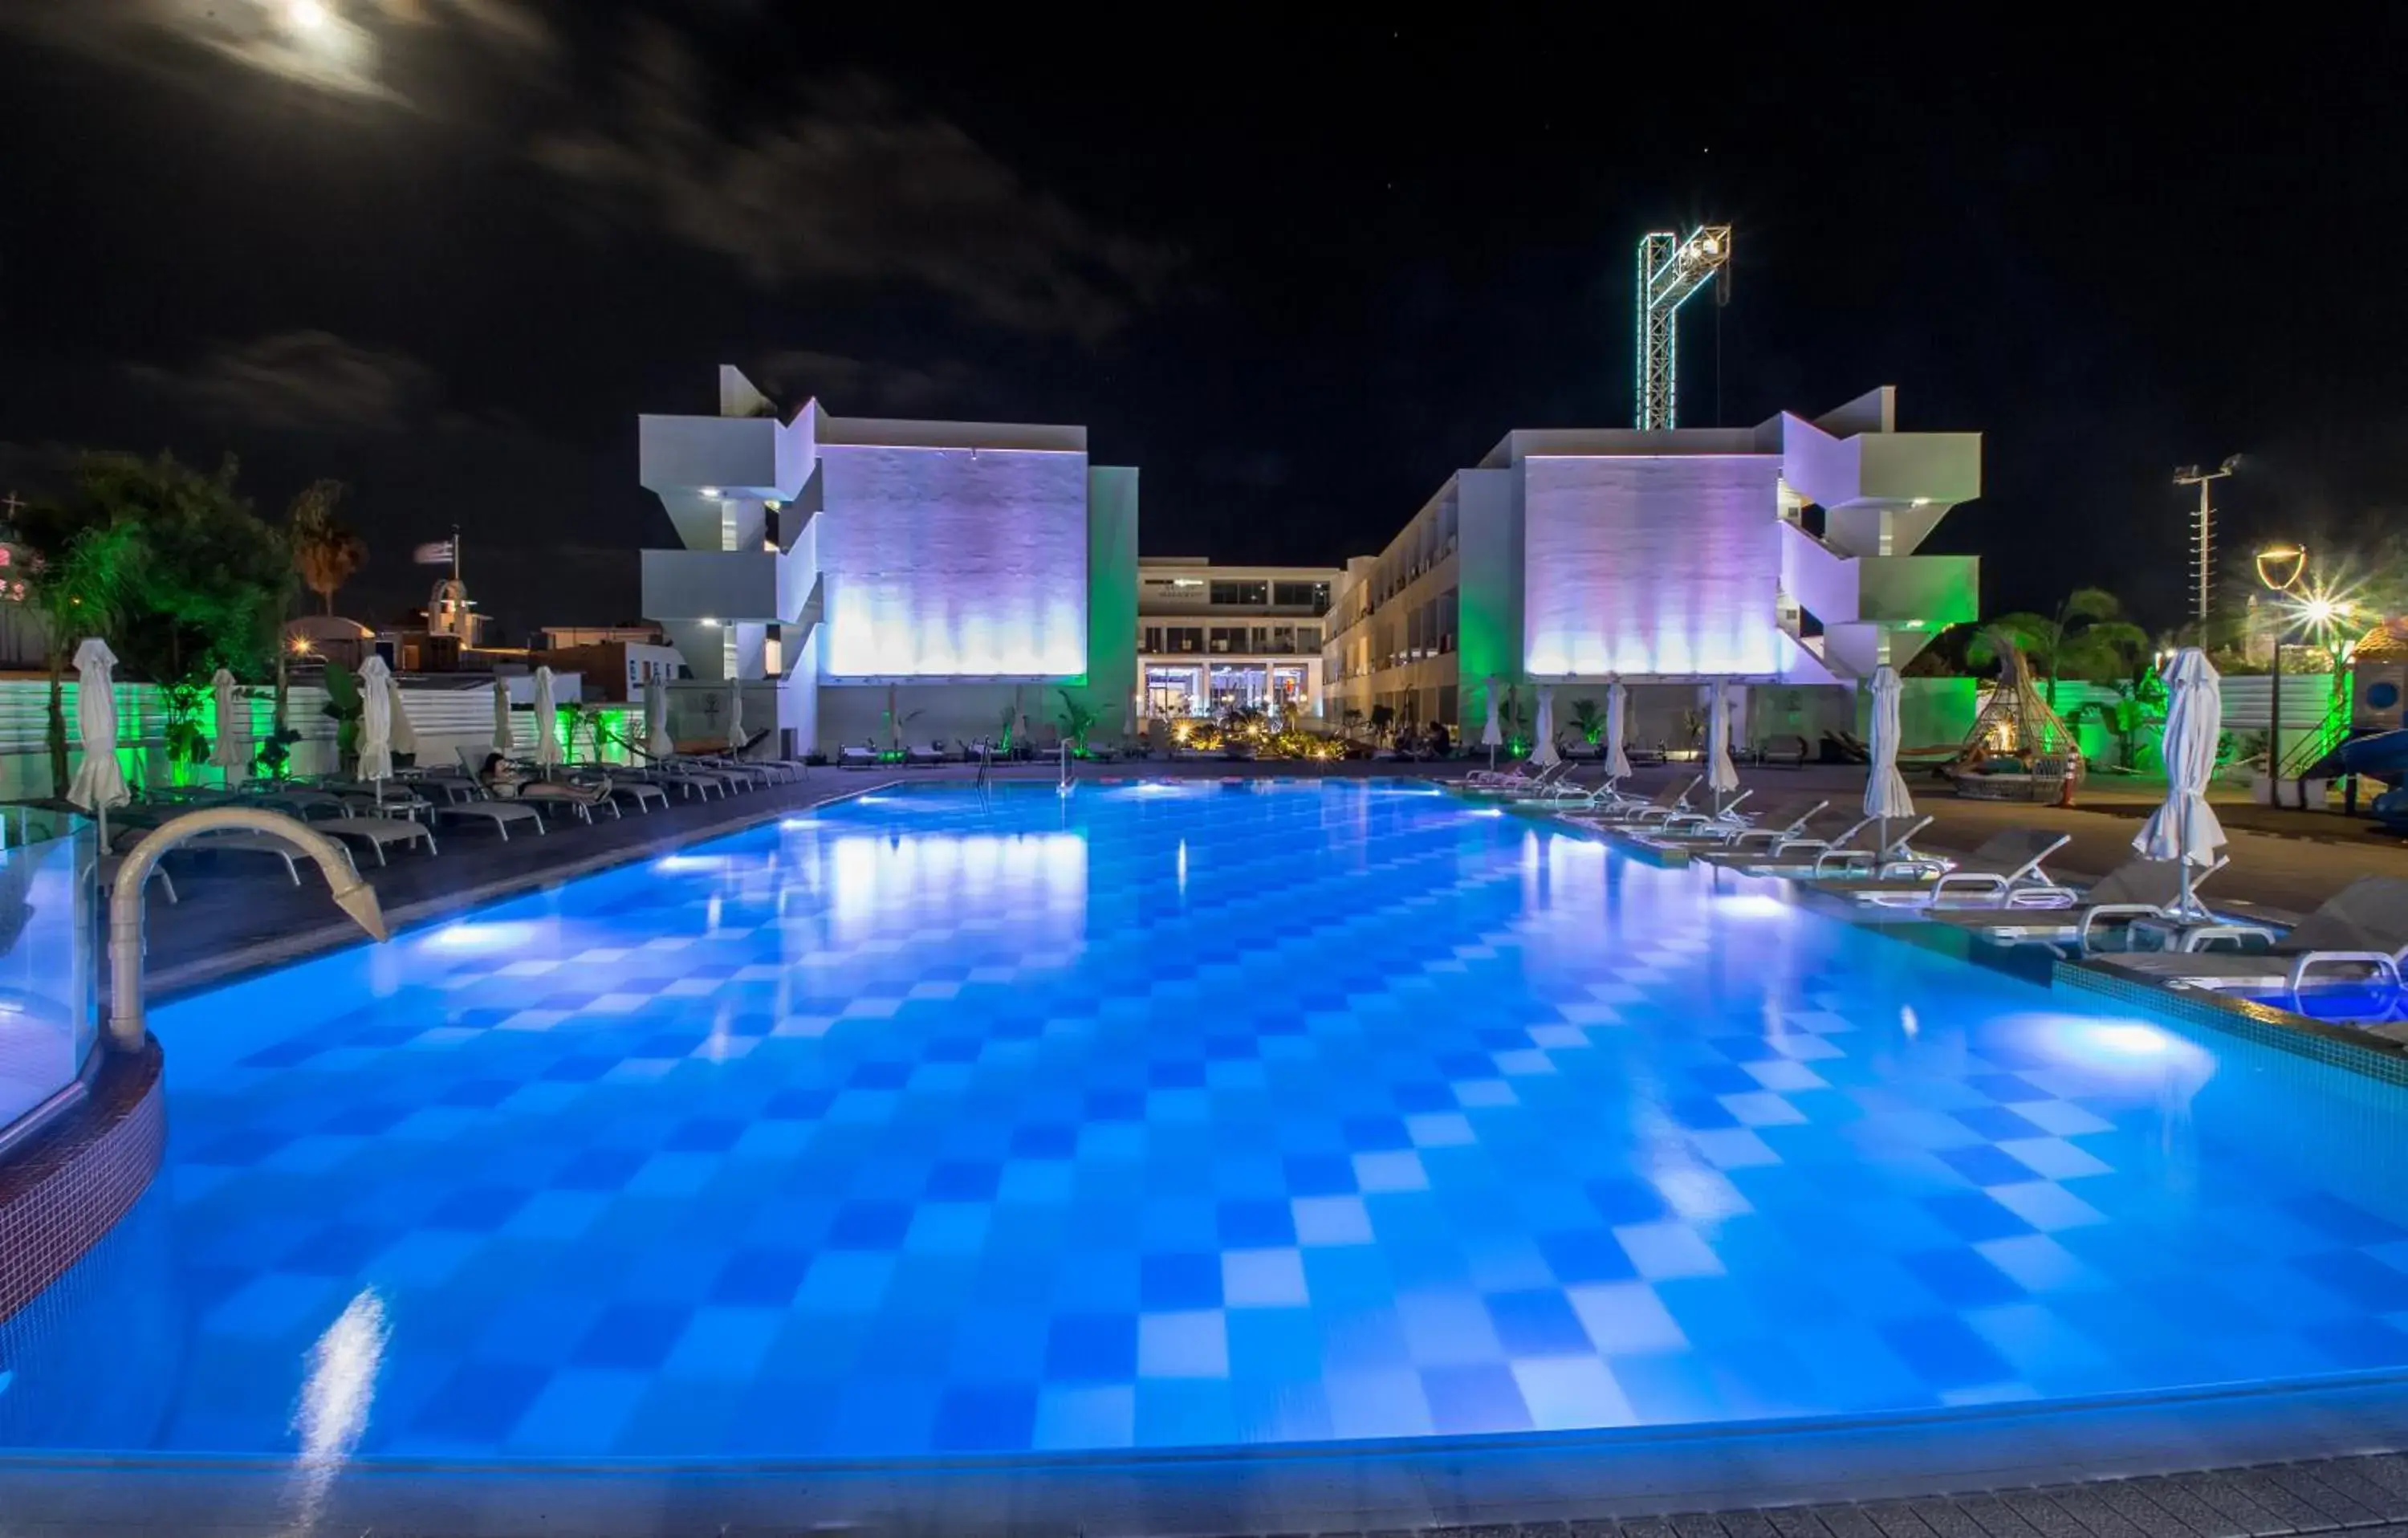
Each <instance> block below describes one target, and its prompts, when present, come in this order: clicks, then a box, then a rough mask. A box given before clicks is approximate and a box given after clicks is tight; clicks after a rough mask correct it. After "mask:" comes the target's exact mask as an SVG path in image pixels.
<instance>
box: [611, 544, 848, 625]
mask: <svg viewBox="0 0 2408 1538" xmlns="http://www.w3.org/2000/svg"><path fill="white" fill-rule="evenodd" d="M643 584H644V586H643V593H644V616H645V618H647V619H652V620H662V621H667V620H705V619H708V620H731V621H732V620H741V621H747V622H750V623H753V624H768V625H774V624H781V623H782V622H784V621H787V620H791V619H794V618H796V616H797V615H799V614H800V613H801V612H802V607H803V600H804V599H806V598H808V597H810V575H809V574H808V573H807V572H803V571H802V570H801V568H800V565H799V563H797V562H796V561H795V560H794V559H793V558H792V557H791V556H785V555H780V554H778V553H775V552H772V551H763V550H737V551H716V550H648V551H645V552H644V553H643Z"/></svg>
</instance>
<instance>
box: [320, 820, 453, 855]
mask: <svg viewBox="0 0 2408 1538" xmlns="http://www.w3.org/2000/svg"><path fill="white" fill-rule="evenodd" d="M310 826H311V827H313V828H314V829H316V830H317V831H318V832H320V833H324V834H328V835H331V836H332V837H335V838H337V839H358V840H360V841H362V842H364V843H366V844H367V845H368V846H369V847H371V848H373V849H374V850H375V851H376V857H377V864H379V865H386V864H390V863H391V862H390V861H388V860H387V859H386V858H385V855H384V851H385V846H386V845H387V844H396V843H414V842H417V841H422V840H423V841H424V842H425V844H426V852H427V853H428V854H429V855H434V854H439V853H441V851H439V850H437V848H436V845H435V830H434V829H433V828H431V827H429V826H426V825H425V824H424V823H414V822H411V821H410V820H409V818H407V817H329V818H327V819H326V820H325V821H324V822H321V823H312V824H311V825H310Z"/></svg>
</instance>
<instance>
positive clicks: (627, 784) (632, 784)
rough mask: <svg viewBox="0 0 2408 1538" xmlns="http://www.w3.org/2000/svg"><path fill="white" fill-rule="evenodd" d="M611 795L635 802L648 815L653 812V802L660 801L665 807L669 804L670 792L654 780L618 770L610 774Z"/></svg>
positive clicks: (617, 798)
mask: <svg viewBox="0 0 2408 1538" xmlns="http://www.w3.org/2000/svg"><path fill="white" fill-rule="evenodd" d="M610 797H611V798H612V799H613V800H621V799H624V800H629V801H633V802H635V803H636V810H637V811H638V812H643V813H645V814H647V815H650V814H651V812H652V802H654V801H658V802H660V803H661V805H663V806H665V807H666V806H667V805H668V804H669V793H668V792H667V790H665V789H663V788H662V787H661V786H659V785H656V784H654V783H652V781H650V780H644V779H637V778H634V777H632V776H629V775H625V774H620V773H616V772H613V773H612V774H611V776H610Z"/></svg>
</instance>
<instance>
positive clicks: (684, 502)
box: [638, 367, 1138, 755]
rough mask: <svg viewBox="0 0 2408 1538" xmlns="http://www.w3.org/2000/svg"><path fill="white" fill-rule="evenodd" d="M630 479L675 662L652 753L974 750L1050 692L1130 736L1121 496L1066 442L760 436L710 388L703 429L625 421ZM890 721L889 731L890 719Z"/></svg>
mask: <svg viewBox="0 0 2408 1538" xmlns="http://www.w3.org/2000/svg"><path fill="white" fill-rule="evenodd" d="M638 442H639V459H640V470H639V475H640V478H641V480H642V482H643V484H644V486H645V488H646V489H647V490H649V491H651V492H652V493H653V494H654V495H656V496H659V498H660V500H661V505H662V507H663V508H664V509H666V510H667V512H668V515H669V521H670V523H671V525H673V526H674V527H675V529H676V531H677V536H678V539H679V541H680V544H681V548H679V549H674V550H647V551H645V552H644V553H643V606H644V613H645V615H646V617H647V618H649V619H652V620H653V621H655V622H657V623H658V624H659V625H661V626H662V627H663V629H664V630H666V631H667V636H668V640H669V641H670V643H671V644H672V645H674V646H676V647H677V648H678V649H679V651H680V652H681V654H683V656H684V658H685V662H686V667H687V668H688V670H689V671H690V672H691V674H692V675H693V676H692V678H691V680H690V681H685V682H681V683H679V684H678V685H676V686H674V688H673V689H672V692H671V699H670V732H671V735H673V736H674V737H676V738H677V739H678V740H681V741H691V740H701V741H724V740H725V739H726V737H727V722H726V712H727V704H728V696H729V694H730V692H731V691H730V685H731V683H733V684H734V685H735V686H736V688H737V689H738V690H740V692H741V695H742V697H743V712H744V726H745V727H746V729H747V730H748V732H758V731H761V730H764V729H767V730H770V731H772V732H773V733H774V734H775V736H774V737H773V741H775V742H777V743H778V745H779V746H780V747H781V748H782V749H783V750H784V751H787V752H790V753H794V754H797V755H799V754H802V753H806V752H810V751H820V752H833V751H834V750H835V748H836V747H837V746H838V745H839V744H840V743H862V742H867V743H872V744H875V745H877V746H880V747H884V746H886V745H887V744H888V743H889V742H890V741H895V740H905V741H910V742H926V741H928V740H931V739H937V740H943V741H945V742H947V743H952V742H955V741H969V740H976V739H979V738H983V737H993V736H995V735H996V734H997V733H998V732H999V731H1000V730H1001V728H1002V726H1003V723H1004V722H1005V721H1006V719H1007V718H1011V717H1012V716H1014V715H1015V714H1017V715H1019V716H1021V717H1025V719H1027V720H1029V721H1031V722H1049V721H1053V720H1054V719H1055V718H1056V717H1057V716H1058V715H1059V713H1060V709H1061V704H1062V700H1061V694H1060V692H1061V691H1065V690H1067V691H1068V692H1069V693H1070V694H1071V695H1073V696H1074V697H1079V698H1081V699H1082V700H1083V702H1085V703H1087V704H1088V705H1090V706H1092V707H1093V708H1094V709H1095V710H1096V711H1097V715H1098V717H1099V720H1100V723H1101V724H1100V726H1099V728H1098V729H1099V730H1100V731H1101V733H1102V734H1103V735H1105V736H1107V737H1117V736H1118V735H1120V734H1121V733H1122V732H1123V731H1124V730H1125V729H1127V727H1128V726H1130V725H1132V717H1133V713H1134V707H1135V703H1136V696H1137V676H1136V656H1135V653H1134V649H1133V648H1132V647H1131V645H1130V644H1129V642H1130V637H1131V636H1132V634H1133V633H1134V631H1135V629H1136V625H1137V529H1138V485H1137V471H1136V470H1135V469H1133V468H1128V467H1117V466H1103V465H1095V464H1092V463H1090V462H1089V459H1088V456H1087V433H1086V429H1085V428H1083V427H1068V426H1041V425H1028V424H1008V423H955V422H897V421H884V420H877V419H870V418H856V417H835V416H830V415H828V414H827V413H826V411H825V410H823V409H822V408H821V406H820V404H819V402H818V401H816V400H814V401H811V402H810V403H809V404H807V405H806V406H804V407H803V409H802V410H799V411H797V412H796V413H795V414H794V416H793V417H792V418H791V419H790V420H786V421H781V420H779V419H778V417H777V416H776V415H775V414H774V412H773V409H772V408H771V407H770V405H769V403H768V401H767V399H766V398H764V397H763V396H762V395H760V393H759V392H758V391H756V390H754V389H753V386H752V384H751V383H750V382H749V381H746V380H745V379H744V377H743V376H742V375H741V374H740V373H738V372H737V371H736V370H735V369H733V368H725V367H723V368H722V369H721V370H720V412H719V414H718V415H716V416H644V417H641V418H639V419H638ZM890 712H891V713H890Z"/></svg>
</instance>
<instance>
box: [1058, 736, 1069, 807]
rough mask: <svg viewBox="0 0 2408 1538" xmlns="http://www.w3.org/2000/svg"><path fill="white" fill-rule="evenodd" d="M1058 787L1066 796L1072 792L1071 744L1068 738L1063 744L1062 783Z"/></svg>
mask: <svg viewBox="0 0 2408 1538" xmlns="http://www.w3.org/2000/svg"><path fill="white" fill-rule="evenodd" d="M1056 788H1057V789H1058V790H1059V791H1060V792H1061V794H1063V795H1065V796H1068V795H1069V794H1070V744H1069V742H1068V740H1065V741H1064V742H1063V744H1062V783H1061V784H1060V785H1059V786H1058V787H1056Z"/></svg>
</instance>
